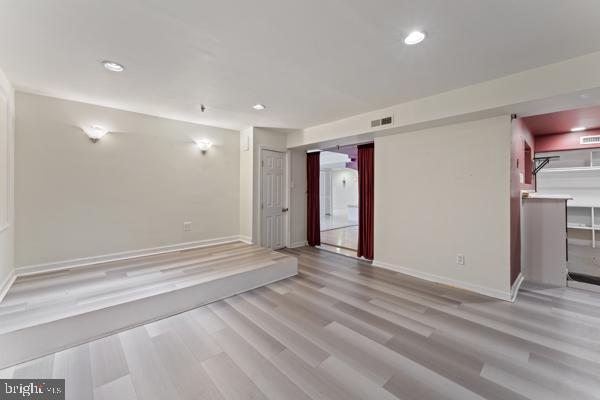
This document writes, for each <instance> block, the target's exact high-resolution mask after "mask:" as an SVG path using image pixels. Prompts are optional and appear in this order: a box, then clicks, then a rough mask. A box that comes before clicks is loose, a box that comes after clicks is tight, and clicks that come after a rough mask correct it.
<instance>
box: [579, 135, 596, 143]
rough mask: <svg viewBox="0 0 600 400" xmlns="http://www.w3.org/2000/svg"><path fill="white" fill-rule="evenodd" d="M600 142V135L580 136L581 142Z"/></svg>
mask: <svg viewBox="0 0 600 400" xmlns="http://www.w3.org/2000/svg"><path fill="white" fill-rule="evenodd" d="M598 143H600V135H595V136H582V137H580V138H579V144H598Z"/></svg>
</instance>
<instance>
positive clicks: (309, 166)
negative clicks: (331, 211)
mask: <svg viewBox="0 0 600 400" xmlns="http://www.w3.org/2000/svg"><path fill="white" fill-rule="evenodd" d="M319 156H320V154H319V152H314V153H307V154H306V184H307V191H306V193H307V201H306V205H307V207H306V214H307V223H306V230H307V232H306V235H307V239H308V245H309V246H318V245H320V244H321V220H320V214H319V212H320V210H319V208H320V207H319V174H320V173H321V163H320V157H319Z"/></svg>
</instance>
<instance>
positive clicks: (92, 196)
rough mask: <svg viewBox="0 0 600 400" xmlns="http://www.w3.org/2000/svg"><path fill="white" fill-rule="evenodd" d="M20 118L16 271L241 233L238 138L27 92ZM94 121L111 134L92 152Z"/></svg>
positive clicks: (19, 101)
mask: <svg viewBox="0 0 600 400" xmlns="http://www.w3.org/2000/svg"><path fill="white" fill-rule="evenodd" d="M16 110H17V114H16V130H17V133H16V136H17V138H16V221H17V222H16V263H17V266H18V267H22V266H31V265H36V264H43V263H51V262H58V261H65V260H72V259H78V258H86V257H91V256H100V255H107V254H112V253H119V252H126V251H133V250H142V249H147V248H154V247H159V246H165V245H174V244H180V243H187V242H195V241H202V240H210V239H215V238H223V237H231V236H237V235H238V234H239V229H240V218H239V214H240V198H239V192H240V163H239V159H240V134H239V132H237V131H231V130H226V129H220V128H213V127H208V126H202V125H195V124H190V123H183V122H178V121H173V120H168V119H163V118H157V117H151V116H146V115H142V114H136V113H131V112H126V111H120V110H115V109H110V108H105V107H98V106H93V105H89V104H83V103H77V102H72V101H65V100H59V99H54V98H49V97H42V96H36V95H30V94H24V93H17V96H16ZM94 123H96V124H100V125H103V126H105V127H107V128H109V130H110V131H111V132H114V133H110V134H108V135H106V136H105V137H104V138H103V139H102V140H101V141H100V142H99V143H96V144H93V143H91V142H90V141H89V140H88V138H87V137H86V135H85V134H84V133H83V132H82V130H81V127H82V126H88V125H91V124H94ZM202 138H206V139H209V140H211V141H212V142H213V143H214V146H213V147H212V148H211V149H210V150H209V151H208V152H206V154H202V153H201V152H200V151H199V149H198V148H197V146H196V145H195V144H194V143H193V141H192V139H202ZM184 221H191V222H192V223H193V226H192V231H191V232H184V231H183V222H184Z"/></svg>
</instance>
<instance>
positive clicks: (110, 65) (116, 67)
mask: <svg viewBox="0 0 600 400" xmlns="http://www.w3.org/2000/svg"><path fill="white" fill-rule="evenodd" d="M102 65H104V68H106V69H107V70H109V71H111V72H123V71H124V70H125V67H124V66H123V65H122V64H119V63H118V62H114V61H102Z"/></svg>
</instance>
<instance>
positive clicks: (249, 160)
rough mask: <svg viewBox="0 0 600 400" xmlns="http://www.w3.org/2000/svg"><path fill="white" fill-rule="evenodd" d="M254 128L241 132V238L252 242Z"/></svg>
mask: <svg viewBox="0 0 600 400" xmlns="http://www.w3.org/2000/svg"><path fill="white" fill-rule="evenodd" d="M253 137H254V128H248V129H244V130H243V131H241V132H240V236H241V238H242V239H244V240H246V241H248V242H251V241H252V218H253V217H254V216H253V213H254V211H253V210H254V207H253V203H252V202H253V197H254V192H253V190H254V188H253V180H254V169H253V168H254V150H253V149H254V147H253V146H254V145H253V143H254V141H253Z"/></svg>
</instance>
